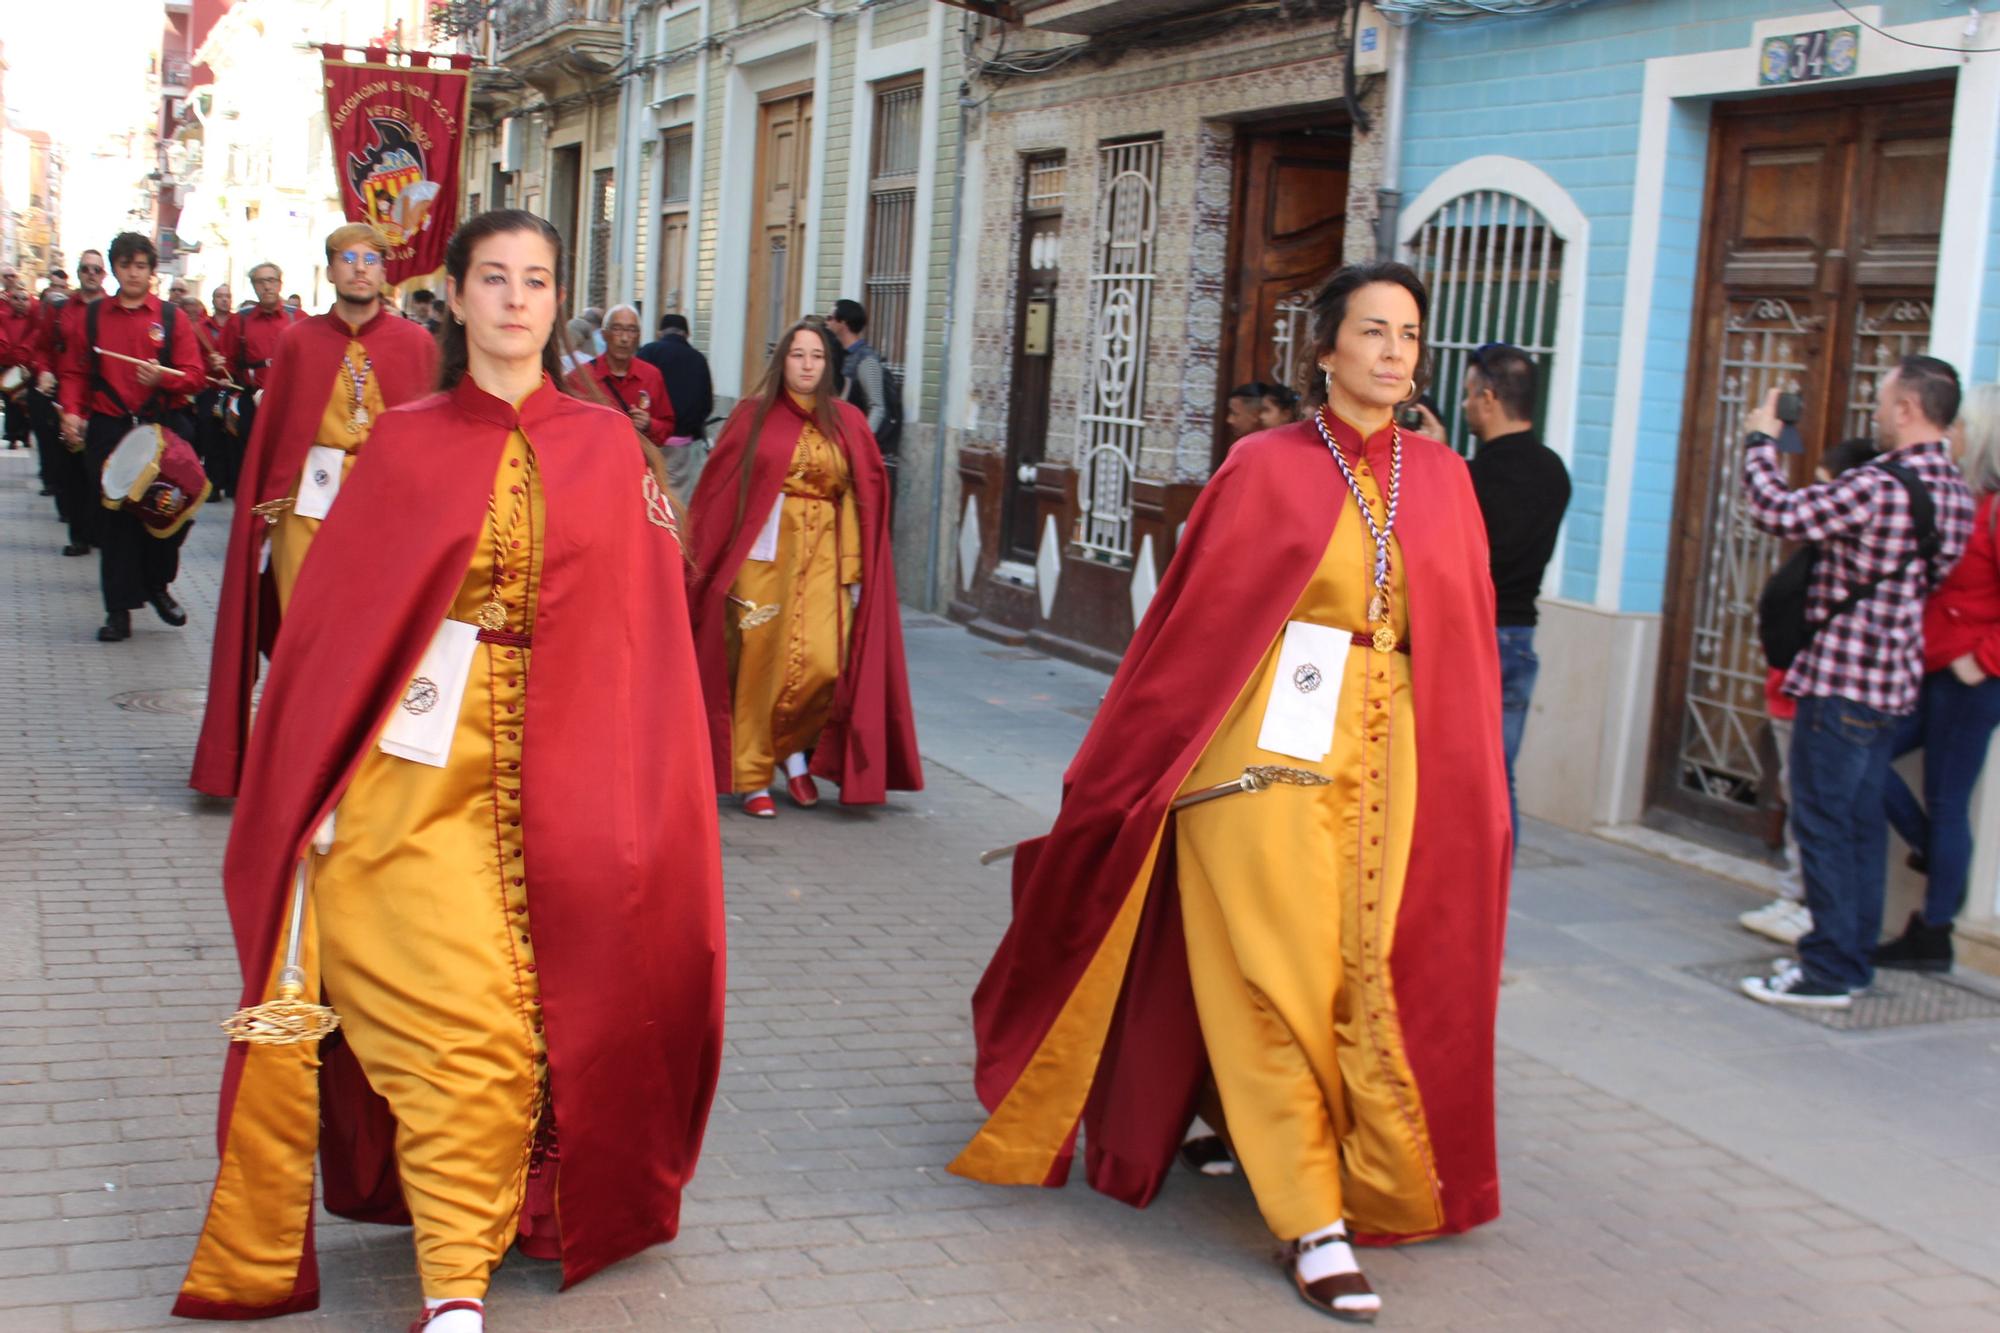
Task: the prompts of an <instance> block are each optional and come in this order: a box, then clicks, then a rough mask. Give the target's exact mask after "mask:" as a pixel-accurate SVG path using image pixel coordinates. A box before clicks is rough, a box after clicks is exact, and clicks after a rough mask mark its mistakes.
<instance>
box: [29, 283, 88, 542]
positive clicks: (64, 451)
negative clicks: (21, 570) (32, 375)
mask: <svg viewBox="0 0 2000 1333" xmlns="http://www.w3.org/2000/svg"><path fill="white" fill-rule="evenodd" d="M104 278H105V267H104V252H103V251H101V250H85V251H84V252H83V253H82V254H80V255H78V256H77V261H76V290H75V291H74V292H73V293H71V295H70V298H69V299H68V300H67V301H64V302H63V303H62V304H60V305H55V306H51V304H50V303H49V302H47V301H44V302H43V303H42V337H41V344H42V355H43V360H42V367H41V368H42V371H43V372H44V373H43V374H41V375H38V376H37V377H36V387H37V388H38V389H40V390H42V392H44V393H45V394H47V396H48V399H49V416H50V418H51V424H50V429H51V430H52V431H53V433H54V435H55V447H54V449H52V450H51V451H50V456H51V458H52V459H53V462H54V467H53V469H52V473H53V477H54V480H52V481H51V482H50V483H49V486H48V489H49V490H52V491H54V492H55V502H56V516H57V517H58V518H60V519H61V520H62V522H63V524H64V526H65V527H67V528H68V530H69V542H68V544H67V545H65V546H64V547H63V552H62V553H63V554H64V555H66V556H83V555H89V554H90V553H91V551H92V550H94V549H95V546H94V543H95V542H96V540H97V511H98V509H99V508H100V507H101V500H102V496H101V495H100V493H99V491H98V486H97V479H96V478H95V477H93V476H91V475H90V469H89V466H88V463H87V460H86V459H85V458H84V455H83V443H82V441H81V440H77V441H74V442H72V441H71V440H70V438H69V437H68V435H67V434H66V433H65V432H64V430H63V421H62V402H61V399H60V393H59V390H58V386H57V378H58V377H59V376H60V374H61V372H62V360H63V357H64V355H65V354H66V353H67V351H68V347H69V344H70V341H71V335H72V333H73V334H74V336H75V337H76V338H77V339H81V338H83V337H84V329H83V312H84V311H85V310H86V309H88V308H89V307H90V304H91V303H92V302H93V301H98V300H101V299H103V296H104Z"/></svg>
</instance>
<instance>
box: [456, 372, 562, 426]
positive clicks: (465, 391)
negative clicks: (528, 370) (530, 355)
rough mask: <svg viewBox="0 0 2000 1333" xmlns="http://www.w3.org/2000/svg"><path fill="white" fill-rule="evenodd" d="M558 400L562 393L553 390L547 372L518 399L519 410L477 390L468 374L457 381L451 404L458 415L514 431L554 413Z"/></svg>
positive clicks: (556, 389)
mask: <svg viewBox="0 0 2000 1333" xmlns="http://www.w3.org/2000/svg"><path fill="white" fill-rule="evenodd" d="M561 397H562V391H561V390H560V389H558V388H556V384H555V381H554V380H552V379H550V378H549V373H548V372H547V371H546V370H545V371H543V372H542V383H541V386H540V387H539V388H537V389H536V390H535V391H534V392H532V393H530V394H529V395H528V396H527V397H526V398H523V399H522V400H521V407H520V410H519V411H516V410H515V409H514V407H513V406H512V405H511V404H509V403H508V402H507V401H506V400H505V399H503V398H495V397H494V396H493V395H492V394H490V393H488V392H486V390H484V389H482V388H480V387H479V386H478V385H477V384H476V383H474V382H473V379H472V376H471V375H465V376H463V377H462V378H460V380H459V381H458V383H457V384H456V385H454V386H453V387H452V391H451V401H452V402H453V404H455V405H456V406H457V407H458V409H459V410H460V411H461V412H464V413H465V414H466V415H468V416H471V417H476V418H477V419H478V420H480V421H486V422H490V423H492V424H493V425H495V426H501V427H504V428H505V429H507V430H514V429H516V428H518V427H522V426H525V425H526V424H527V423H529V422H531V421H539V420H542V419H543V418H546V417H547V416H549V415H550V413H551V412H552V411H553V410H554V408H555V406H556V400H557V399H559V398H561Z"/></svg>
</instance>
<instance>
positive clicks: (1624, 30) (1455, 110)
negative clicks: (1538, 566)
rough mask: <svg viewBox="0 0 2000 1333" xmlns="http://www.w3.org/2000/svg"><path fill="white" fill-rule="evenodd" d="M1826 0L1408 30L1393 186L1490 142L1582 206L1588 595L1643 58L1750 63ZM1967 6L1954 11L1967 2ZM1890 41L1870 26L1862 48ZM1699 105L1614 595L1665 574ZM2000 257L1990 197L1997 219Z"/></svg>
mask: <svg viewBox="0 0 2000 1333" xmlns="http://www.w3.org/2000/svg"><path fill="white" fill-rule="evenodd" d="M1828 8H1830V6H1828V5H1826V4H1824V3H1823V2H1822V0H1590V2H1589V3H1585V4H1583V5H1581V6H1580V7H1578V8H1575V9H1569V10H1560V11H1556V12H1553V13H1549V14H1543V15H1535V16H1531V17H1525V18H1511V19H1487V20H1481V21H1478V22H1474V23H1463V24H1456V25H1444V24H1435V23H1424V24H1420V25H1418V26H1417V27H1415V28H1412V29H1409V30H1408V31H1407V32H1406V33H1405V36H1406V37H1408V38H1409V39H1410V42H1411V45H1410V48H1409V71H1410V82H1409V87H1408V93H1407V100H1406V102H1405V113H1406V120H1405V124H1404V153H1403V162H1402V180H1401V187H1402V190H1403V197H1404V199H1406V200H1408V199H1413V198H1415V197H1416V195H1417V194H1418V193H1420V192H1421V191H1422V190H1423V189H1424V187H1425V186H1427V185H1429V184H1430V183H1431V182H1432V181H1433V180H1435V179H1436V178H1437V177H1438V176H1439V175H1440V174H1441V173H1442V172H1444V171H1445V170H1446V169H1447V168H1449V167H1451V166H1454V165H1456V164H1457V163H1459V162H1462V161H1465V160H1466V159H1467V158H1472V157H1479V156H1482V155H1485V154H1489V153H1492V154H1500V155H1504V156H1508V157H1518V158H1522V159H1524V160H1526V161H1529V162H1533V163H1534V164H1535V165H1536V166H1538V167H1540V168H1541V169H1542V170H1544V171H1546V172H1548V173H1549V175H1550V176H1552V177H1554V179H1555V180H1556V182H1557V183H1558V184H1559V185H1561V186H1562V187H1563V188H1564V189H1565V190H1567V191H1568V192H1569V194H1570V196H1571V198H1573V199H1574V200H1575V201H1576V204H1577V206H1578V207H1579V208H1581V209H1582V210H1583V212H1584V213H1585V214H1586V215H1588V216H1589V218H1590V227H1591V232H1590V256H1589V269H1588V277H1587V288H1586V291H1585V295H1584V329H1583V366H1582V374H1581V378H1580V388H1579V393H1578V401H1577V411H1576V439H1575V448H1574V451H1573V454H1572V459H1571V465H1570V466H1571V472H1572V474H1573V477H1574V482H1575V498H1574V499H1573V500H1572V502H1571V505H1570V517H1569V523H1568V531H1567V544H1566V546H1565V548H1564V549H1565V557H1564V564H1563V568H1562V570H1561V571H1560V581H1559V586H1560V589H1561V593H1562V595H1563V596H1564V597H1568V598H1574V599H1576V600H1578V601H1593V600H1595V598H1596V595H1597V579H1598V569H1599V565H1600V562H1601V560H1602V559H1603V556H1604V551H1603V540H1604V538H1603V516H1604V512H1605V500H1606V496H1605V483H1606V467H1607V463H1608V457H1609V451H1610V443H1611V419H1612V398H1613V393H1614V389H1615V387H1616V382H1617V376H1618V351H1619V337H1620V333H1621V330H1622V326H1623V320H1624V305H1625V270H1626V266H1627V262H1628V258H1629V253H1628V252H1629V244H1630V238H1631V224H1632V190H1633V185H1634V182H1635V180H1636V177H1637V162H1636V156H1637V150H1638V144H1639V113H1640V101H1641V98H1640V93H1641V87H1642V84H1643V81H1644V67H1643V62H1644V61H1645V60H1647V59H1649V58H1652V57H1655V56H1668V55H1688V54H1692V53H1694V52H1698V51H1713V50H1733V51H1741V52H1743V53H1744V59H1745V60H1746V61H1748V60H1750V59H1751V58H1752V57H1751V56H1750V54H1749V43H1750V38H1751V31H1752V28H1753V25H1754V24H1755V22H1757V21H1759V20H1763V19H1769V18H1778V17H1782V16H1783V15H1785V14H1787V13H1796V14H1801V15H1804V14H1813V13H1818V12H1822V11H1824V10H1826V9H1828ZM1960 12H1962V11H1960ZM1948 14H1949V11H1947V10H1944V9H1941V8H1940V7H1939V6H1938V5H1937V4H1936V3H1935V0H1885V2H1884V3H1883V4H1882V19H1883V21H1884V22H1885V23H1888V24H1900V23H1910V22H1916V21H1921V20H1926V19H1935V18H1940V17H1946V16H1948ZM1883 40H1886V39H1884V38H1880V37H1876V36H1874V35H1873V34H1868V33H1864V34H1863V36H1862V41H1863V43H1864V45H1865V44H1866V43H1868V42H1870V41H1875V42H1880V41H1883ZM1707 152H1708V114H1707V108H1706V107H1705V106H1702V105H1697V104H1681V105H1677V106H1676V108H1675V114H1674V117H1673V119H1672V121H1671V123H1670V133H1669V135H1668V153H1669V155H1670V156H1669V161H1668V167H1667V182H1666V183H1667V189H1666V195H1665V198H1664V200H1663V218H1662V225H1661V237H1660V251H1659V255H1658V262H1657V267H1656V269H1655V276H1654V284H1653V293H1652V300H1651V303H1650V308H1649V313H1648V320H1647V330H1646V337H1647V354H1646V374H1645V379H1644V383H1643V385H1642V386H1641V392H1642V394H1643V402H1642V409H1641V413H1640V429H1639V438H1638V448H1637V454H1636V458H1635V466H1634V469H1633V477H1632V494H1631V507H1630V517H1629V521H1628V524H1627V529H1626V541H1625V550H1624V553H1623V560H1622V564H1621V566H1620V577H1619V585H1618V609H1620V610H1624V611H1637V612H1657V611H1658V610H1659V609H1660V606H1661V600H1662V594H1663V590H1664V587H1665V583H1666V573H1667V569H1666V562H1667V533H1668V526H1669V524H1670V522H1671V519H1672V516H1673V490H1674V478H1675V468H1676V466H1677V457H1678V454H1679V449H1680V432H1681V400H1682V397H1683V395H1684V392H1685V389H1686V383H1687V368H1688V336H1689V335H1688V330H1689V326H1690V323H1691V321H1692V317H1693V307H1694V295H1695V269H1696V263H1697V259H1698V252H1699V247H1700V242H1701V207H1702V186H1703V181H1704V173H1705V170H1706V159H1707ZM1994 229H1995V237H1996V244H1995V245H1994V246H1989V248H1988V255H1989V257H1994V256H2000V207H1996V211H1995V217H1994ZM1986 284H1987V300H1986V302H1985V309H1984V310H1983V311H1982V314H1981V322H1980V332H1979V352H1978V355H1977V357H1976V359H1975V367H1974V372H1975V373H1976V374H1978V375H1980V376H1981V377H1985V378H1991V377H1994V376H1995V375H2000V364H1996V363H2000V260H1996V262H1995V263H1994V266H1993V268H1992V269H1990V270H1989V273H1988V274H1987V280H1986Z"/></svg>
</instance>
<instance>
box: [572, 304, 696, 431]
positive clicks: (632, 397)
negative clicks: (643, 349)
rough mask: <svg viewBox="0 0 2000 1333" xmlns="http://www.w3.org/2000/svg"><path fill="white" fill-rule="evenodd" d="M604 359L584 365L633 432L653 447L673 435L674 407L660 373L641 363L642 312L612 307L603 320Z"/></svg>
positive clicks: (584, 368)
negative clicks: (623, 415)
mask: <svg viewBox="0 0 2000 1333" xmlns="http://www.w3.org/2000/svg"><path fill="white" fill-rule="evenodd" d="M604 348H605V350H604V355H603V356H600V357H598V358H597V359H596V360H594V361H590V362H587V363H585V364H584V366H583V367H582V369H583V370H585V371H587V372H588V373H589V375H590V377H591V379H593V380H595V381H596V382H597V387H598V388H599V389H601V390H603V392H604V397H605V399H606V401H608V402H610V403H612V404H613V405H614V406H616V407H617V408H618V410H619V411H621V412H623V413H624V414H625V415H626V416H627V417H630V418H631V420H632V426H633V429H635V430H637V431H638V432H639V433H640V434H641V435H643V436H645V437H646V438H647V439H649V440H651V441H652V442H653V443H654V444H664V443H666V440H667V437H668V436H669V435H672V434H673V433H674V405H673V402H672V400H670V399H669V398H668V397H667V382H666V380H664V379H662V378H661V377H660V372H659V371H658V370H656V369H654V368H653V366H652V365H651V364H650V363H648V362H645V361H641V360H640V359H639V358H638V356H637V352H638V350H639V312H638V311H637V310H634V309H633V308H632V307H631V306H629V305H620V306H613V307H612V308H611V313H610V314H608V315H606V316H605V317H604Z"/></svg>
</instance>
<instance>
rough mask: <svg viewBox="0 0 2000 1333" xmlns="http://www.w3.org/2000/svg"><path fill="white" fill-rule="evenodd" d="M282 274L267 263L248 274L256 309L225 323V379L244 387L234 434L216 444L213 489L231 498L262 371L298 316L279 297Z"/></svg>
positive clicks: (254, 418)
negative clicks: (218, 454)
mask: <svg viewBox="0 0 2000 1333" xmlns="http://www.w3.org/2000/svg"><path fill="white" fill-rule="evenodd" d="M284 285H285V275H284V273H283V271H282V270H280V269H279V267H278V266H277V265H276V264H273V263H270V262H269V261H266V262H264V263H262V264H259V265H257V266H256V267H255V268H252V269H251V270H250V286H251V287H252V288H254V289H255V290H256V292H257V304H256V305H255V306H253V307H252V308H250V309H249V310H245V311H242V312H241V313H239V314H237V315H236V316H235V317H234V318H233V319H231V320H230V321H229V327H228V328H227V329H226V330H224V332H223V336H222V343H221V350H222V358H223V363H224V368H225V369H226V370H227V372H228V374H229V378H230V379H232V380H234V381H235V382H236V383H238V384H240V385H242V386H243V389H242V392H241V394H240V395H239V396H238V402H237V409H238V410H237V412H236V414H235V422H236V430H235V432H234V433H233V434H230V435H227V436H225V437H224V438H223V439H222V440H221V441H219V447H220V451H221V457H220V458H219V459H218V460H217V461H218V462H219V463H220V466H219V467H217V468H216V469H215V477H214V481H215V489H216V491H217V492H218V493H219V494H222V495H226V496H229V497H231V498H232V499H233V498H234V497H235V495H236V489H237V481H238V477H239V474H240V473H241V472H242V468H243V451H244V449H245V448H247V447H248V446H249V443H250V436H251V434H252V433H253V432H254V431H255V430H256V426H257V405H258V404H257V394H258V392H259V391H260V390H261V389H263V387H264V372H265V371H266V370H268V369H270V366H271V362H272V360H273V359H275V358H276V357H277V355H278V340H279V339H280V338H283V337H284V336H285V330H287V329H289V328H290V327H291V326H292V325H294V324H296V323H298V321H299V320H300V319H302V318H304V316H302V315H301V314H300V313H299V312H298V311H297V310H295V309H294V308H292V307H291V306H288V305H286V304H285V303H284V301H283V300H282V299H281V297H280V295H279V294H280V293H281V292H282V291H283V290H284Z"/></svg>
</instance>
